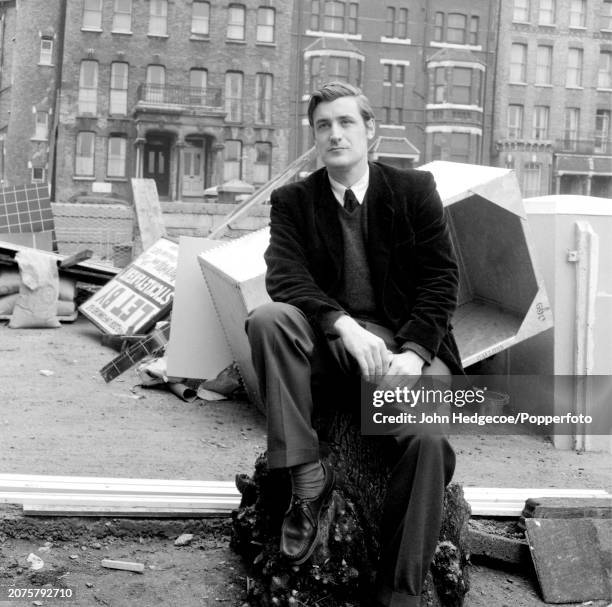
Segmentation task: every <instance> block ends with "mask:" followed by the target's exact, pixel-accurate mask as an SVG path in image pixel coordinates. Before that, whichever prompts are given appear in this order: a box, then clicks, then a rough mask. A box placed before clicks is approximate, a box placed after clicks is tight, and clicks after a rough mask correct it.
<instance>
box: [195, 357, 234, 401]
mask: <svg viewBox="0 0 612 607" xmlns="http://www.w3.org/2000/svg"><path fill="white" fill-rule="evenodd" d="M200 388H203V389H205V390H211V391H213V392H217V393H218V394H223V395H224V396H232V395H233V394H234V393H235V392H237V391H238V390H242V382H241V380H240V373H239V372H238V367H237V366H236V365H235V364H234V363H232V364H231V365H229V366H227V367H226V368H225V369H223V371H221V373H219V375H217V377H215V379H209V380H206V381H204V382H202V383H201V384H200Z"/></svg>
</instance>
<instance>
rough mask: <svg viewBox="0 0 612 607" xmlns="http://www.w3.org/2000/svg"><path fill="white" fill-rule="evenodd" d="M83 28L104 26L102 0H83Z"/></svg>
mask: <svg viewBox="0 0 612 607" xmlns="http://www.w3.org/2000/svg"><path fill="white" fill-rule="evenodd" d="M82 27H83V29H88V30H99V29H101V27H102V0H85V1H84V2H83V26H82Z"/></svg>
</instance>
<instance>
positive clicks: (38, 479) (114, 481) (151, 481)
mask: <svg viewBox="0 0 612 607" xmlns="http://www.w3.org/2000/svg"><path fill="white" fill-rule="evenodd" d="M4 483H22V484H23V485H24V486H28V487H37V486H47V484H48V483H53V484H58V485H59V484H64V483H68V484H71V485H72V484H88V485H121V486H122V485H134V486H150V487H155V488H157V487H199V488H202V489H206V488H209V487H226V488H234V489H235V484H234V482H233V481H201V480H178V479H172V480H168V479H155V478H121V477H102V476H54V475H48V474H12V473H2V474H0V487H2V486H3V484H4Z"/></svg>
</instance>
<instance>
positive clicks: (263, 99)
mask: <svg viewBox="0 0 612 607" xmlns="http://www.w3.org/2000/svg"><path fill="white" fill-rule="evenodd" d="M255 122H257V123H258V124H271V123H272V74H256V75H255Z"/></svg>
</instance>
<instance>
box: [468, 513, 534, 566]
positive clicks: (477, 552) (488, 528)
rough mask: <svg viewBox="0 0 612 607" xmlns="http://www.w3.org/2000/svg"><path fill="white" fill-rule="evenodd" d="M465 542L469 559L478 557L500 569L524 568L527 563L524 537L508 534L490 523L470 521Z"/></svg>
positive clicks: (527, 547) (527, 551) (505, 530)
mask: <svg viewBox="0 0 612 607" xmlns="http://www.w3.org/2000/svg"><path fill="white" fill-rule="evenodd" d="M487 522H488V523H491V524H487ZM506 527H507V526H506ZM467 542H468V545H469V550H470V558H473V557H479V558H482V559H485V560H487V561H490V562H491V564H492V565H499V566H501V567H503V566H505V565H511V566H517V567H524V566H525V565H526V564H527V563H529V545H528V544H527V540H526V539H525V536H524V535H523V534H519V533H509V532H508V530H507V529H501V528H500V525H499V524H497V525H495V524H493V523H492V521H480V520H477V519H471V520H470V521H469V523H468V530H467Z"/></svg>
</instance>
